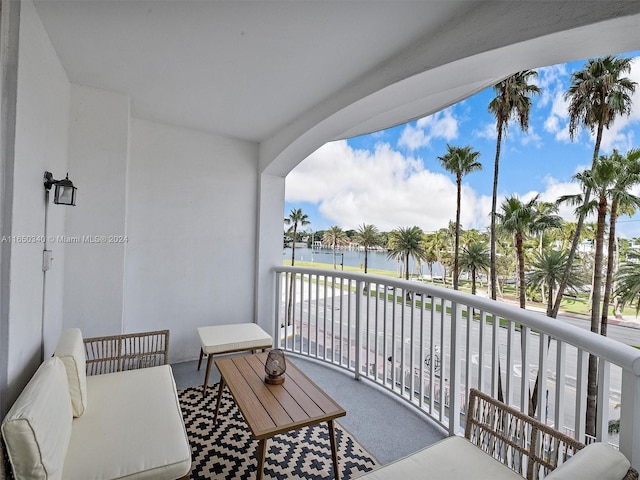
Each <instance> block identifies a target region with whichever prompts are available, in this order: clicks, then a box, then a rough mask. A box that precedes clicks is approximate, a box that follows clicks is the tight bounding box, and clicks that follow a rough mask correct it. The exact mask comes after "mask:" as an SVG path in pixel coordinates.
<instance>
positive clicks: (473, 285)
mask: <svg viewBox="0 0 640 480" xmlns="http://www.w3.org/2000/svg"><path fill="white" fill-rule="evenodd" d="M475 294H476V267H471V295H475Z"/></svg>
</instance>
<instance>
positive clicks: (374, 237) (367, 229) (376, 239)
mask: <svg viewBox="0 0 640 480" xmlns="http://www.w3.org/2000/svg"><path fill="white" fill-rule="evenodd" d="M354 240H355V241H356V243H358V245H360V246H361V247H363V248H364V273H367V268H368V264H369V255H368V254H369V249H370V248H373V247H377V246H379V245H380V240H381V239H380V232H378V229H377V228H376V227H375V225H367V224H366V223H363V224H362V225H360V226H359V227H358V230H357V231H356V234H355V235H354Z"/></svg>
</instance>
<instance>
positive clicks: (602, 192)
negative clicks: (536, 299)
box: [552, 157, 616, 435]
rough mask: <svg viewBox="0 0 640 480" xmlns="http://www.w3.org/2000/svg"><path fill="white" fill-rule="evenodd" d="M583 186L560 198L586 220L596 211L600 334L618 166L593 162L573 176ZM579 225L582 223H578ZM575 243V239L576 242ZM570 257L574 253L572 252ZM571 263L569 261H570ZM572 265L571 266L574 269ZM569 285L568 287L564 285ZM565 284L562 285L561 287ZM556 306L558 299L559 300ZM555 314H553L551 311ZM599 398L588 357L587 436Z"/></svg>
mask: <svg viewBox="0 0 640 480" xmlns="http://www.w3.org/2000/svg"><path fill="white" fill-rule="evenodd" d="M574 177H575V178H576V179H577V180H579V181H580V183H581V184H582V190H583V192H584V194H583V195H582V196H581V195H577V196H576V195H574V196H567V197H561V199H560V201H563V200H564V199H565V198H567V199H570V198H573V202H574V203H579V204H580V206H579V207H578V213H579V216H580V217H583V218H584V217H585V216H586V215H587V213H588V212H590V211H596V212H597V222H596V225H597V226H596V239H595V241H596V251H595V255H594V260H593V284H592V287H591V295H592V297H591V331H592V332H595V333H598V332H599V330H600V328H599V327H600V324H599V322H600V299H601V289H602V261H603V252H604V245H603V242H604V231H605V228H606V216H607V208H608V195H609V191H610V189H611V188H612V186H613V185H614V184H615V178H616V166H615V163H614V162H613V161H611V159H610V158H607V157H600V158H599V159H596V161H595V162H594V167H593V168H591V169H588V170H585V171H584V172H581V173H578V174H576V175H575V176H574ZM592 191H595V193H596V195H595V196H596V198H594V199H593V200H589V201H587V199H589V197H590V195H591V192H592ZM578 223H579V222H578ZM573 243H575V240H574V242H573ZM569 255H571V252H569ZM569 260H571V258H570V257H569V259H568V260H567V261H569ZM571 265H572V263H569V266H571ZM565 277H568V274H567V273H565V274H564V275H563V278H562V282H564V280H565ZM565 286H566V284H565ZM561 287H562V283H561V284H560V288H561ZM562 293H563V291H562V290H559V291H558V295H559V296H560V295H562ZM556 303H558V299H557V298H556ZM552 313H553V312H552ZM597 395H598V363H597V358H596V357H595V356H594V355H589V367H588V373H587V409H586V425H585V432H586V434H587V435H595V434H596V404H597Z"/></svg>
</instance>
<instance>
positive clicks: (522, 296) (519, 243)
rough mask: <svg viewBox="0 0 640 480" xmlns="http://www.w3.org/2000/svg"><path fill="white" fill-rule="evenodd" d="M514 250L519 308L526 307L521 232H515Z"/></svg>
mask: <svg viewBox="0 0 640 480" xmlns="http://www.w3.org/2000/svg"><path fill="white" fill-rule="evenodd" d="M516 252H517V253H518V285H519V287H520V288H519V290H520V291H519V292H518V293H519V297H520V308H523V309H524V308H527V298H526V291H525V288H524V287H525V286H524V248H523V247H522V234H521V233H516Z"/></svg>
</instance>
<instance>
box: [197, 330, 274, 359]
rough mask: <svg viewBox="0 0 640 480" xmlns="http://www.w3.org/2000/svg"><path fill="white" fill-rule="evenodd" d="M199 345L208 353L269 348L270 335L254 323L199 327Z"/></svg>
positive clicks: (271, 340) (271, 341)
mask: <svg viewBox="0 0 640 480" xmlns="http://www.w3.org/2000/svg"><path fill="white" fill-rule="evenodd" d="M198 335H199V336H200V345H201V346H202V351H203V352H204V353H206V354H208V355H210V354H217V353H227V352H237V351H241V350H253V349H259V348H269V347H271V346H272V345H273V339H272V338H271V335H269V334H268V333H267V332H265V331H264V330H263V329H262V328H260V327H259V326H258V325H257V324H255V323H234V324H227V325H212V326H209V327H199V328H198Z"/></svg>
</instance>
